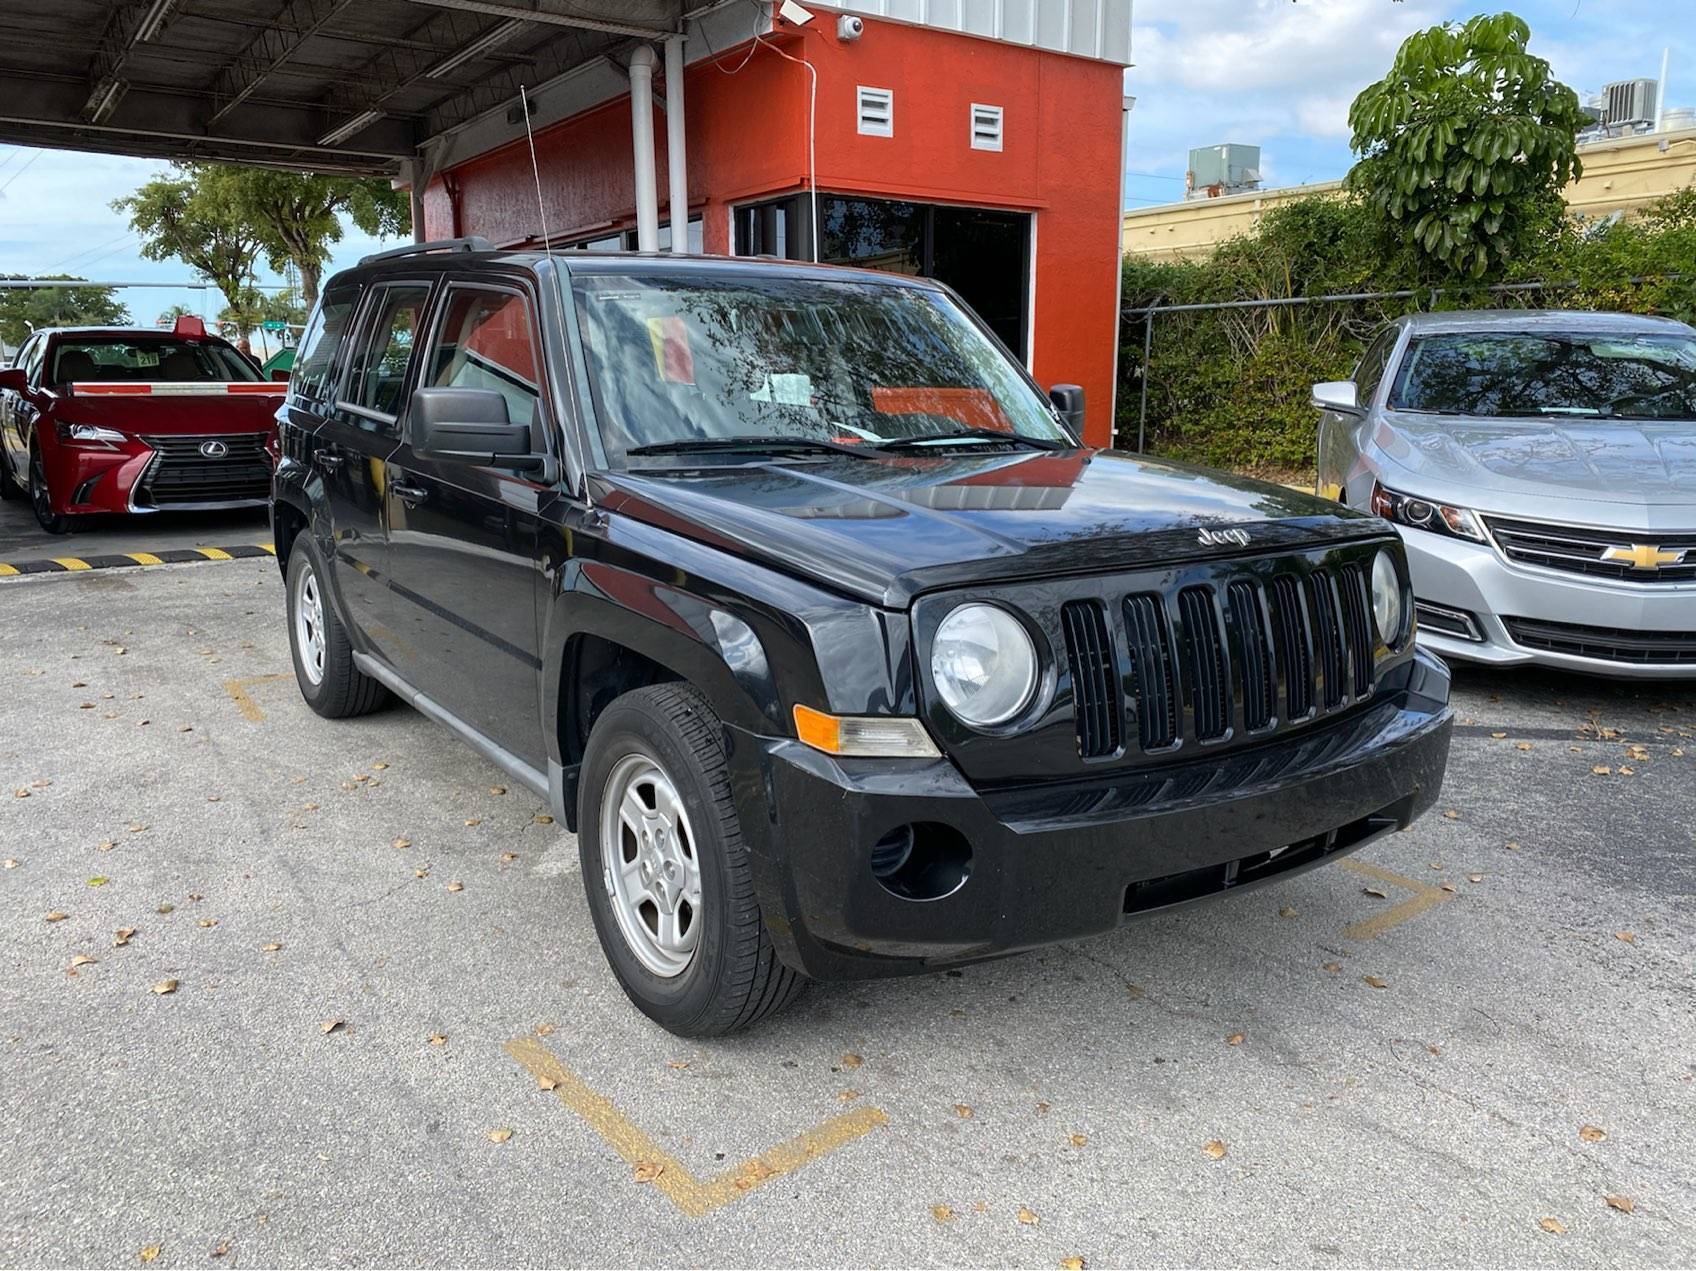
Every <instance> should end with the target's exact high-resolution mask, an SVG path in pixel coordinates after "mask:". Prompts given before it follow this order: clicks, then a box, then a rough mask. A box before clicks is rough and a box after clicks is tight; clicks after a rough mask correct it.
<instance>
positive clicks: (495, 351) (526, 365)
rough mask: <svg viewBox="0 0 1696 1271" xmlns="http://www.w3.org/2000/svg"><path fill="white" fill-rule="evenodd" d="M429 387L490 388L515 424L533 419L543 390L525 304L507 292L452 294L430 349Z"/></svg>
mask: <svg viewBox="0 0 1696 1271" xmlns="http://www.w3.org/2000/svg"><path fill="white" fill-rule="evenodd" d="M430 384H431V385H432V386H433V387H436V388H487V389H493V390H494V391H495V392H497V393H499V394H500V395H501V396H502V397H504V398H506V412H507V418H508V419H510V420H512V422H513V423H524V422H526V421H530V420H534V419H535V418H536V417H537V410H536V403H537V401H538V399H539V398H540V395H541V389H540V376H539V375H538V374H537V370H536V343H535V338H534V336H533V334H532V330H531V323H530V305H529V303H528V301H526V300H525V299H524V297H523V296H520V295H516V294H514V293H512V292H508V291H484V290H481V289H476V290H473V289H470V288H455V289H454V290H452V291H450V292H449V293H448V298H447V304H446V305H445V306H444V308H443V311H442V322H441V326H440V328H439V329H438V331H437V334H436V343H435V346H434V347H433V348H432V349H431V350H430Z"/></svg>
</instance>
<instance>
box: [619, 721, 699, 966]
mask: <svg viewBox="0 0 1696 1271" xmlns="http://www.w3.org/2000/svg"><path fill="white" fill-rule="evenodd" d="M601 868H602V872H603V881H604V882H605V884H606V889H607V897H608V899H609V900H610V901H611V907H612V912H613V917H614V918H615V919H616V920H617V922H618V929H619V933H620V934H621V935H622V936H623V937H624V942H625V944H626V945H627V946H628V947H629V949H630V952H631V953H633V954H634V955H635V956H636V959H637V961H639V962H640V963H641V964H642V965H643V966H644V967H645V968H646V969H647V970H649V971H651V972H652V973H653V974H655V975H657V976H661V977H663V978H665V979H671V978H674V977H676V976H679V975H681V974H683V972H684V971H685V970H687V969H688V967H689V963H690V961H691V960H692V959H693V958H694V956H695V949H696V947H697V946H698V945H699V944H700V938H701V926H702V918H701V866H700V859H699V857H698V855H697V853H696V850H695V834H694V831H693V830H692V829H691V828H690V825H689V815H688V813H687V812H685V811H684V809H683V800H682V798H681V797H680V796H679V795H678V793H677V787H676V786H675V785H674V784H673V783H672V780H671V778H670V776H668V775H667V774H666V771H665V769H663V768H661V767H660V765H659V764H658V763H657V762H656V761H655V760H654V759H653V758H651V757H650V756H648V755H646V754H642V753H640V752H638V753H634V754H629V755H626V756H625V757H624V758H623V759H621V760H619V761H618V763H617V764H615V765H614V766H613V770H612V773H611V774H610V775H609V776H608V777H607V784H606V790H605V794H604V797H603V798H602V800H601Z"/></svg>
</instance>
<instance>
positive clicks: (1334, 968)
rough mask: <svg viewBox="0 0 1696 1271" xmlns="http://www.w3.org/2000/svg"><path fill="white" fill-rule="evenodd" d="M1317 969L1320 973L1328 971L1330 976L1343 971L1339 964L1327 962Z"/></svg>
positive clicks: (1341, 965)
mask: <svg viewBox="0 0 1696 1271" xmlns="http://www.w3.org/2000/svg"><path fill="white" fill-rule="evenodd" d="M1319 969H1320V970H1321V971H1329V972H1330V973H1331V974H1332V975H1335V974H1336V973H1337V972H1338V971H1341V970H1342V969H1343V964H1342V963H1341V962H1327V963H1326V964H1325V965H1324V966H1322V967H1320V968H1319Z"/></svg>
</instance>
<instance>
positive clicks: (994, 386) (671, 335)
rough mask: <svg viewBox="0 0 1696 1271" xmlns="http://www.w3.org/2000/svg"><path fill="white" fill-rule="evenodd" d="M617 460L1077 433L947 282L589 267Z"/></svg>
mask: <svg viewBox="0 0 1696 1271" xmlns="http://www.w3.org/2000/svg"><path fill="white" fill-rule="evenodd" d="M573 285H574V288H575V295H576V301H577V309H578V314H579V318H580V321H581V324H582V327H583V332H584V337H585V342H586V344H587V346H588V351H589V366H590V377H589V378H590V385H591V388H592V390H593V395H594V399H595V411H596V414H597V415H598V416H599V418H600V424H601V437H602V441H603V443H604V444H605V448H606V451H607V458H608V460H609V462H611V463H613V464H614V465H621V464H623V463H624V462H625V459H626V456H628V455H632V454H662V453H683V452H700V453H702V454H714V453H717V454H721V455H726V456H734V455H735V454H736V452H738V451H749V450H754V451H757V450H759V449H761V448H763V447H765V446H767V445H770V446H773V447H777V448H780V449H783V450H785V451H786V452H787V453H789V454H807V453H829V452H832V451H842V450H858V449H861V448H867V449H869V448H875V447H877V446H878V445H880V444H882V443H886V442H900V443H901V445H902V449H904V450H905V451H907V452H908V453H922V452H923V451H924V450H925V449H928V448H932V447H935V446H961V447H966V446H994V445H996V444H998V443H1004V444H1013V445H1025V446H1029V445H1041V446H1053V445H1057V444H1065V445H1070V444H1072V443H1071V439H1070V438H1069V437H1068V436H1067V434H1066V432H1065V430H1064V429H1063V428H1062V426H1061V424H1060V423H1059V421H1058V420H1057V419H1056V418H1055V416H1054V413H1053V411H1052V410H1051V409H1050V408H1049V405H1048V403H1047V402H1046V401H1045V400H1044V399H1043V398H1042V396H1041V395H1040V394H1038V393H1037V392H1036V391H1035V390H1034V389H1033V388H1032V387H1031V385H1030V383H1029V382H1028V381H1027V380H1026V379H1025V378H1024V377H1023V376H1022V375H1020V374H1019V372H1018V370H1017V368H1016V367H1014V366H1013V364H1012V363H1011V362H1010V361H1009V360H1008V358H1007V355H1006V354H1005V353H1003V352H1002V351H1001V349H1000V348H999V347H998V346H997V345H996V344H995V343H994V342H993V341H992V340H991V339H990V338H989V337H988V336H986V335H985V334H984V333H983V331H982V330H980V329H979V327H978V326H977V325H976V324H975V323H973V322H972V321H971V319H970V318H969V317H967V315H966V314H965V313H964V312H962V311H961V309H960V308H959V307H958V306H957V305H955V304H954V303H953V302H952V301H951V300H950V299H949V298H948V297H947V296H946V295H945V294H944V293H942V292H937V291H931V290H928V289H925V288H919V287H911V286H900V285H889V284H880V283H875V282H866V281H859V280H855V281H842V282H836V281H829V282H825V281H818V280H814V279H807V278H794V277H788V278H763V279H759V280H752V279H749V280H741V279H737V280H729V279H722V278H712V277H702V276H700V275H693V276H688V275H682V274H679V275H670V276H654V275H646V274H644V275H641V276H624V275H617V276H614V275H597V274H588V275H579V276H578V277H577V278H576V279H575V280H574V283H573Z"/></svg>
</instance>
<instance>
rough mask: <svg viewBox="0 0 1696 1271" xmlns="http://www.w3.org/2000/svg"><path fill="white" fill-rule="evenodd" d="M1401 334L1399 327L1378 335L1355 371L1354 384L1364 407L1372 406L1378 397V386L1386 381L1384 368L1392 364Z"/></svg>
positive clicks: (1358, 399)
mask: <svg viewBox="0 0 1696 1271" xmlns="http://www.w3.org/2000/svg"><path fill="white" fill-rule="evenodd" d="M1400 333H1401V328H1399V327H1387V328H1385V329H1384V330H1383V331H1380V332H1379V333H1378V338H1377V339H1376V340H1374V341H1373V342H1372V343H1371V344H1369V345H1367V346H1366V352H1365V353H1364V354H1362V355H1361V359H1360V365H1359V366H1358V367H1357V368H1356V369H1355V373H1354V382H1355V389H1356V398H1355V400H1357V401H1358V402H1359V403H1360V404H1361V405H1362V406H1370V405H1371V404H1372V399H1373V398H1374V397H1376V396H1377V395H1378V385H1379V384H1380V383H1381V382H1382V381H1383V379H1384V368H1385V367H1386V366H1388V365H1389V362H1390V350H1391V349H1393V348H1395V347H1396V336H1397V335H1399V334H1400Z"/></svg>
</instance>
